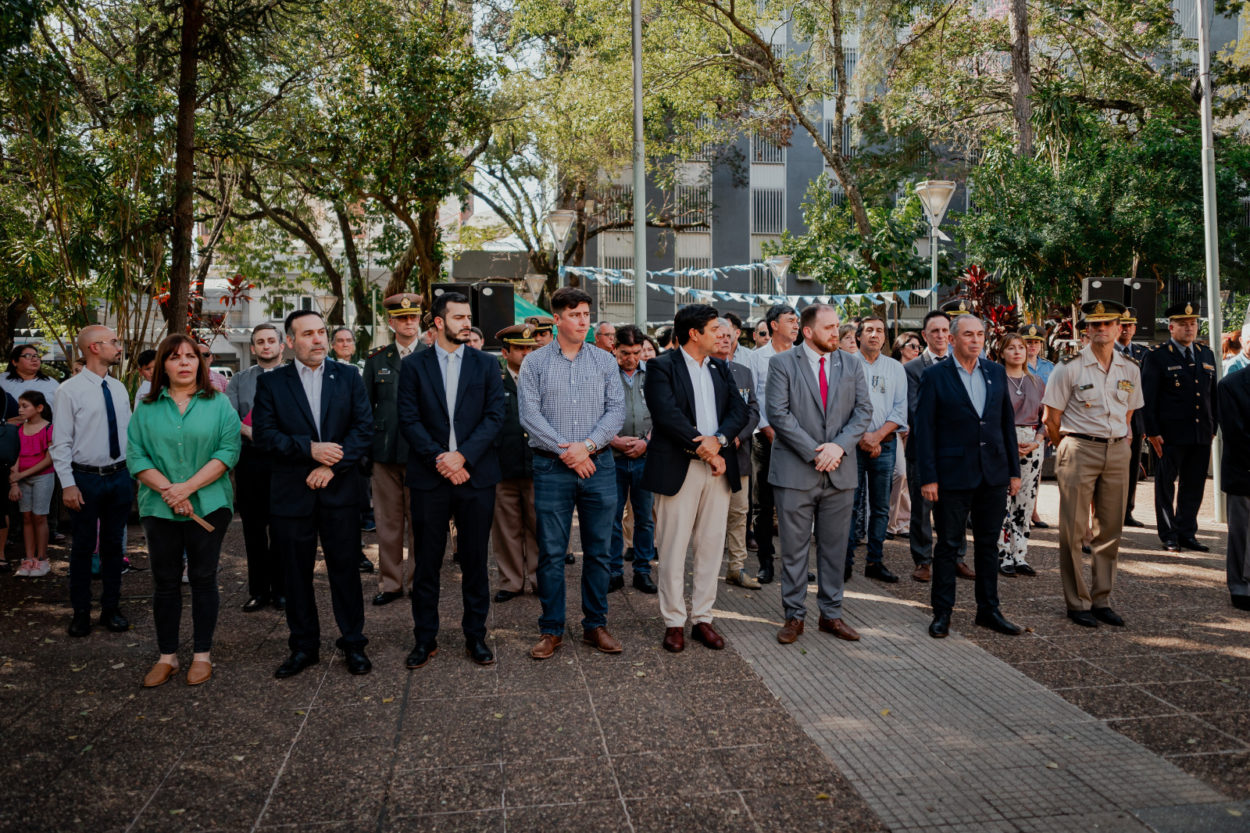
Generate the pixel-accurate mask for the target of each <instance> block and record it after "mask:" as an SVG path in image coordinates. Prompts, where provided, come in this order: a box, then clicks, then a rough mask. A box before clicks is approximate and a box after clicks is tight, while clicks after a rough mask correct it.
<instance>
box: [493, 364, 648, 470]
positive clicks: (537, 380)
mask: <svg viewBox="0 0 1250 833" xmlns="http://www.w3.org/2000/svg"><path fill="white" fill-rule="evenodd" d="M517 387H518V395H519V397H520V400H521V402H520V416H521V425H522V426H523V427H524V428H525V430H526V431H528V432H529V435H530V445H531V446H532V447H534V448H537V449H539V450H542V451H548V452H551V453H552V454H563V453H564V451H565V449H563V448H560V444H561V443H576V442H582V441H583V440H590V441H591V442H593V443H594V444H595V446H596V448H599V449H602V448H607V446H608V443H609V442H610V441H611V440H612V438H613V437H615V436H616V435H617V433H618V432H620V430H621V425H622V424H623V423H624V422H625V394H624V391H622V390H621V378H620V373H619V370H618V368H617V364H616V358H615V357H614V356H613V355H612V354H611V353H609V352H607V351H606V350H600V349H599V348H598V347H595V346H594V345H592V344H588V343H587V344H583V345H582V346H581V348H580V349H579V350H578V351H577V356H576V357H575V358H574V359H573V360H572V361H569V360H568V359H567V358H565V356H564V353H563V352H562V351H561V350H560V341H559V339H554V340H552V342H551V343H550V344H548V345H547V346H546V347H542V348H540V349H538V350H535V351H534V352H533V353H531V354H529V355H528V356H526V357H525V361H524V362H522V363H521V375H520V378H519V380H518V386H517Z"/></svg>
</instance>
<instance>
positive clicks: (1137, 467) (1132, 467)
mask: <svg viewBox="0 0 1250 833" xmlns="http://www.w3.org/2000/svg"><path fill="white" fill-rule="evenodd" d="M1142 439H1143V436H1142V435H1141V434H1138V433H1136V432H1134V433H1133V439H1132V441H1131V443H1132V444H1131V445H1130V446H1129V449H1130V450H1129V455H1130V456H1131V457H1132V459H1131V460H1130V461H1129V464H1128V504H1127V508H1126V509H1125V510H1124V518H1125V520H1127V519H1128V517H1129V516H1130V515H1132V514H1133V509H1134V508H1135V507H1136V506H1137V478H1138V475H1139V474H1140V473H1141V446H1142Z"/></svg>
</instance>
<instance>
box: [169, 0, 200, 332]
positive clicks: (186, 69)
mask: <svg viewBox="0 0 1250 833" xmlns="http://www.w3.org/2000/svg"><path fill="white" fill-rule="evenodd" d="M203 25H204V8H203V0H182V43H181V47H180V49H179V56H178V113H177V120H176V136H177V138H176V140H175V146H174V147H175V152H174V232H173V245H172V246H171V262H170V274H169V332H170V333H171V334H173V333H185V332H186V331H187V307H188V304H189V302H190V300H191V244H192V238H193V235H194V234H195V213H194V204H193V201H192V197H193V195H194V187H195V182H194V180H195V106H196V86H197V83H196V82H197V78H198V75H199V41H200V29H201V28H202V27H203Z"/></svg>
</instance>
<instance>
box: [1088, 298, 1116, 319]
mask: <svg viewBox="0 0 1250 833" xmlns="http://www.w3.org/2000/svg"><path fill="white" fill-rule="evenodd" d="M1124 310H1125V306H1124V304H1121V303H1120V302H1119V301H1105V300H1099V301H1086V302H1085V303H1083V304H1081V320H1082V321H1083V322H1090V321H1119V320H1120V316H1121V315H1123V314H1124Z"/></svg>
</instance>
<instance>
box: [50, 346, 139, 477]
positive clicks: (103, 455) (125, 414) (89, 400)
mask: <svg viewBox="0 0 1250 833" xmlns="http://www.w3.org/2000/svg"><path fill="white" fill-rule="evenodd" d="M102 385H103V386H107V387H108V391H109V394H110V395H111V396H112V397H113V411H114V413H115V414H116V416H117V441H118V444H119V446H120V448H121V452H122V453H121V456H120V457H112V456H110V455H109V433H108V432H109V422H108V412H107V411H106V410H105V408H104V393H103V391H102V390H101V386H102ZM52 413H53V415H54V416H55V417H56V419H55V420H54V421H53V423H52V448H51V449H50V451H51V454H52V464H53V467H54V468H55V469H56V474H57V477H59V478H60V479H61V485H62V486H63V487H65V488H69V487H70V486H73V485H75V481H74V469H73V464H74V463H78V464H79V465H81V466H108V465H111V464H113V463H117V462H120V461H122V460H125V459H126V428H127V427H128V426H129V425H130V397H129V395H128V394H127V392H126V386H125V385H123V384H122V383H121V382H119V381H117V380H116V379H114V378H113V377H112V376H105V377H104V378H103V379H101V378H100V376H98V375H97V374H96V373H95V372H93V371H91V370H86V369H84V370H82V371H81V372H79V373H78V374H77V375H75V376H71V377H70V378H68V379H66V380H65V381H64V382H62V383H61V386H60V387H59V388H57V390H56V396H55V397H53V402H52Z"/></svg>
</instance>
